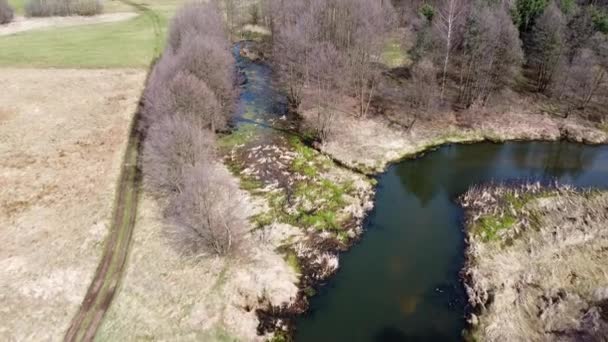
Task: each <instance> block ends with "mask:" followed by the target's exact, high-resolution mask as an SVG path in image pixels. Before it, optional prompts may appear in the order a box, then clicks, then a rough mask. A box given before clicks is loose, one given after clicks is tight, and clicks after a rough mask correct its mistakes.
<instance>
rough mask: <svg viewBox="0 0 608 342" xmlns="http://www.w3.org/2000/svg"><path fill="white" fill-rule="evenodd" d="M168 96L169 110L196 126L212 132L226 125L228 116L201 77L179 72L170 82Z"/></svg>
mask: <svg viewBox="0 0 608 342" xmlns="http://www.w3.org/2000/svg"><path fill="white" fill-rule="evenodd" d="M166 96H168V98H167V99H166V102H167V105H168V108H167V111H168V112H170V113H172V115H175V116H181V117H184V118H186V119H187V120H188V121H190V122H191V123H192V124H193V125H195V126H196V127H201V128H205V129H210V130H211V132H215V131H216V129H221V128H224V127H225V126H226V116H225V115H224V114H223V112H222V108H221V106H220V105H219V103H218V101H217V99H216V97H215V94H214V93H213V91H211V89H209V87H208V86H207V84H206V83H205V82H203V81H202V80H201V79H200V78H198V77H196V76H194V75H192V74H190V73H188V72H184V71H180V72H178V74H177V75H175V77H174V78H173V79H172V80H171V81H170V82H169V86H168V89H167V92H166Z"/></svg>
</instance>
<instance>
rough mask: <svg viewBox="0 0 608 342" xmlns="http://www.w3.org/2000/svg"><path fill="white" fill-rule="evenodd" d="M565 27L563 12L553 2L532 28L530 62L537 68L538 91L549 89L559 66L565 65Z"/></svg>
mask: <svg viewBox="0 0 608 342" xmlns="http://www.w3.org/2000/svg"><path fill="white" fill-rule="evenodd" d="M564 27H565V21H564V16H563V14H562V13H561V11H560V9H559V8H558V7H557V5H555V3H554V2H551V3H550V4H549V5H548V6H547V8H546V9H545V11H544V12H543V14H542V15H541V16H540V17H539V18H538V19H537V20H536V22H535V25H534V27H533V28H532V39H531V44H532V45H531V47H530V51H529V53H528V64H529V65H530V66H531V67H532V68H533V69H534V70H535V73H536V84H537V90H538V91H541V92H544V91H546V90H548V89H549V88H550V86H551V84H552V83H553V81H554V78H555V76H556V73H557V71H558V68H559V67H560V66H563V65H564V64H563V63H562V59H563V58H564V52H565V43H564Z"/></svg>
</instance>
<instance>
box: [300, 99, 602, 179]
mask: <svg viewBox="0 0 608 342" xmlns="http://www.w3.org/2000/svg"><path fill="white" fill-rule="evenodd" d="M400 114H401V115H403V113H400ZM301 115H302V117H303V118H304V121H305V122H311V121H312V120H314V117H315V115H316V114H315V113H314V111H313V110H304V111H302V113H301ZM334 118H335V119H334V121H333V122H332V128H331V135H330V137H329V139H328V140H327V141H325V142H324V143H323V144H319V145H318V146H317V148H318V149H319V150H320V151H322V152H323V153H325V154H327V155H329V156H331V157H332V158H334V159H336V160H338V161H339V162H340V163H342V164H344V165H346V166H348V167H349V168H352V169H354V170H357V171H359V172H362V173H365V174H376V173H379V172H382V171H383V170H385V169H386V167H387V166H388V165H389V164H391V163H394V162H398V161H400V160H403V159H407V158H410V157H413V156H416V155H417V154H419V153H423V152H425V151H427V150H430V149H433V148H435V147H439V146H441V145H444V144H449V143H473V142H481V141H493V142H505V141H514V140H522V141H557V140H562V139H563V140H568V141H571V142H578V143H585V144H605V143H608V130H606V129H605V127H604V126H601V125H596V124H594V123H592V122H589V121H587V120H584V119H582V118H578V117H575V116H572V117H570V118H567V119H564V118H561V117H559V116H555V115H552V114H547V113H541V112H533V111H527V110H521V111H517V112H508V113H488V114H483V115H482V114H479V113H474V112H463V113H455V112H448V113H444V114H442V115H441V116H440V117H430V118H428V119H425V118H421V119H416V120H415V121H413V119H412V121H413V125H412V127H403V126H401V125H399V124H397V123H394V122H391V121H389V119H387V117H380V116H376V117H368V118H356V117H354V116H353V115H351V114H348V111H346V110H341V113H340V114H339V115H335V116H334Z"/></svg>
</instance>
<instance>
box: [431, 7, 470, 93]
mask: <svg viewBox="0 0 608 342" xmlns="http://www.w3.org/2000/svg"><path fill="white" fill-rule="evenodd" d="M463 12H464V6H463V2H462V0H445V1H444V2H443V6H441V7H440V8H439V11H438V13H437V19H436V20H435V23H436V24H435V25H436V26H437V31H438V32H439V36H440V37H441V39H442V40H443V50H444V51H443V63H442V64H443V66H442V72H441V91H440V93H439V99H440V100H441V101H443V98H444V95H445V86H446V81H447V75H448V67H449V65H450V54H451V52H452V49H453V48H454V46H455V45H456V40H457V39H458V38H459V35H460V29H461V26H462V19H463V17H464V16H463Z"/></svg>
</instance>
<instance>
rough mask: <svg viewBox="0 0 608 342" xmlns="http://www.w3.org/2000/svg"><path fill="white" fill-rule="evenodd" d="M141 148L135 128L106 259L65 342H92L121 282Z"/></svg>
mask: <svg viewBox="0 0 608 342" xmlns="http://www.w3.org/2000/svg"><path fill="white" fill-rule="evenodd" d="M134 122H135V121H134ZM138 147H139V137H138V134H137V130H136V129H135V127H133V128H131V133H130V136H129V143H128V146H127V151H126V154H125V159H124V161H123V165H122V171H121V176H120V182H119V184H118V193H117V198H116V203H115V208H114V215H113V219H112V225H111V228H110V229H111V230H110V235H109V236H108V237H107V239H106V242H105V247H104V251H103V257H102V259H101V262H100V263H99V266H98V268H97V271H96V273H95V278H93V281H92V282H91V285H90V286H89V289H88V291H87V294H86V296H85V298H84V300H83V302H82V305H81V307H80V310H79V311H78V313H77V314H76V316H75V317H74V319H73V320H72V323H71V324H70V328H69V329H68V331H67V333H66V335H65V341H83V340H84V341H90V340H93V338H94V337H95V332H96V331H97V329H98V328H99V325H100V324H101V320H102V319H103V316H104V314H105V312H106V310H107V309H108V307H109V305H110V304H111V302H112V299H113V298H114V294H115V293H116V290H117V288H118V285H119V283H120V278H121V276H122V272H123V269H124V266H125V263H126V260H127V256H128V252H129V244H130V242H131V236H132V234H133V227H134V226H135V217H136V212H137V198H138V188H139V172H138V168H137V155H138Z"/></svg>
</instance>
